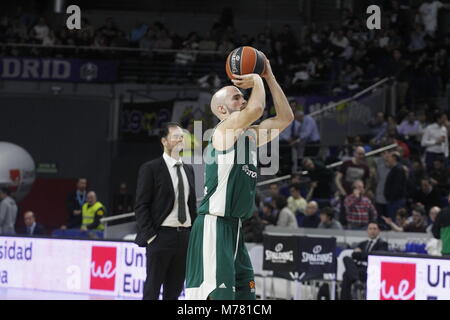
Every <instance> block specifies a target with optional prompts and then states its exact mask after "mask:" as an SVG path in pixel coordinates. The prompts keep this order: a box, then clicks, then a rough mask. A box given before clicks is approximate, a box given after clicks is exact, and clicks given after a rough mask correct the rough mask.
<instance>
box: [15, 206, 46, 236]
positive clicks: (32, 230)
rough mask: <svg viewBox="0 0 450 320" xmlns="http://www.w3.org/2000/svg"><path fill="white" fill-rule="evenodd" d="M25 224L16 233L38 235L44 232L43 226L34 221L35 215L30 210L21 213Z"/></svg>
mask: <svg viewBox="0 0 450 320" xmlns="http://www.w3.org/2000/svg"><path fill="white" fill-rule="evenodd" d="M23 222H24V223H25V226H24V227H23V228H21V229H20V230H19V232H18V233H20V234H24V235H28V236H38V235H43V234H45V229H44V226H43V225H42V224H40V223H37V222H36V217H35V215H34V213H33V212H32V211H27V212H25V214H24V215H23Z"/></svg>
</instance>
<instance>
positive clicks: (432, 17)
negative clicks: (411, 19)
mask: <svg viewBox="0 0 450 320" xmlns="http://www.w3.org/2000/svg"><path fill="white" fill-rule="evenodd" d="M441 8H446V9H450V5H448V4H443V3H442V2H440V1H435V0H427V2H425V3H423V4H422V5H421V6H420V8H419V12H420V16H421V18H422V23H423V25H424V27H425V31H426V32H427V33H428V34H429V35H430V36H434V34H435V32H436V30H437V26H438V12H439V9H441Z"/></svg>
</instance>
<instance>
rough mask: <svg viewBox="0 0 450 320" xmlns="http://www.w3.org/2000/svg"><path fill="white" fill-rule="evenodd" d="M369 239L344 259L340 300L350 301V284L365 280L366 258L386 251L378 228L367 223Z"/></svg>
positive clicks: (386, 248)
mask: <svg viewBox="0 0 450 320" xmlns="http://www.w3.org/2000/svg"><path fill="white" fill-rule="evenodd" d="M367 234H368V236H369V239H368V240H366V241H363V242H361V243H359V244H358V246H357V247H356V248H355V250H354V251H353V253H352V257H351V258H350V257H345V258H344V260H343V261H344V265H345V272H344V274H343V278H342V290H341V300H351V299H352V295H351V289H352V284H353V283H354V282H356V281H357V280H360V281H362V282H364V283H365V282H366V280H367V257H368V256H369V254H370V253H371V252H373V251H388V243H387V242H386V241H384V240H383V239H381V238H380V226H379V225H378V223H377V222H369V225H368V226H367Z"/></svg>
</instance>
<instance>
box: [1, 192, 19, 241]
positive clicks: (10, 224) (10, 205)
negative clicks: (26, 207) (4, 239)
mask: <svg viewBox="0 0 450 320" xmlns="http://www.w3.org/2000/svg"><path fill="white" fill-rule="evenodd" d="M17 211H18V210H17V204H16V201H14V199H13V198H12V197H11V190H10V189H9V188H8V187H1V188H0V235H14V234H16V230H15V227H14V226H15V224H16V219H17Z"/></svg>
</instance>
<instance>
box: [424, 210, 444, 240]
mask: <svg viewBox="0 0 450 320" xmlns="http://www.w3.org/2000/svg"><path fill="white" fill-rule="evenodd" d="M439 212H441V208H439V207H433V208H431V209H430V211H429V212H428V227H427V229H426V231H427V233H428V234H430V235H432V234H433V233H432V230H433V225H434V223H435V222H436V218H437V216H438V215H439Z"/></svg>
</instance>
